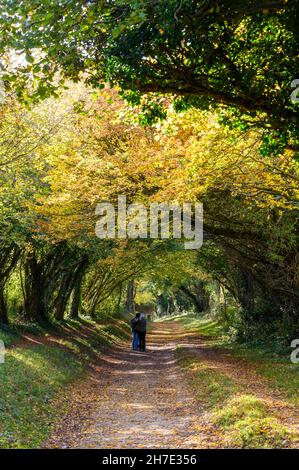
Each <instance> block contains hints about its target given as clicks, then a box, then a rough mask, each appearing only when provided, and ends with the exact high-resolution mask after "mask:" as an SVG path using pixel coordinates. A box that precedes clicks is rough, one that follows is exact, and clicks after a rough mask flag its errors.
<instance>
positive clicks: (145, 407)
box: [44, 322, 297, 449]
mask: <svg viewBox="0 0 299 470" xmlns="http://www.w3.org/2000/svg"><path fill="white" fill-rule="evenodd" d="M178 345H184V346H185V347H187V348H190V351H192V353H193V352H194V351H195V352H196V353H197V354H199V355H201V356H202V359H203V360H208V361H211V362H213V363H214V364H216V365H217V367H219V369H220V370H225V372H228V373H230V374H231V373H233V374H234V375H235V376H236V377H235V378H236V379H238V380H240V381H241V382H242V383H243V385H244V384H245V385H246V383H247V384H248V388H249V389H248V392H249V393H250V392H251V391H253V389H254V391H255V393H258V394H259V395H260V396H262V397H265V399H266V400H269V401H270V400H271V403H272V406H275V405H279V406H278V408H279V409H280V410H281V409H282V408H283V406H282V402H283V400H282V399H281V397H280V396H279V395H278V394H274V395H273V396H271V395H269V392H268V389H267V387H266V386H265V385H264V384H262V383H261V380H258V379H257V377H256V375H255V373H254V371H251V370H250V367H249V366H247V367H245V366H244V367H243V366H242V365H241V364H239V362H238V360H235V359H233V358H231V357H230V356H229V355H226V354H225V353H223V354H220V355H219V351H217V352H216V351H215V350H213V349H210V350H209V348H208V347H206V346H205V345H204V343H203V342H202V340H200V338H198V337H194V336H192V334H190V333H186V332H184V330H183V329H182V326H181V325H180V324H178V323H176V322H165V323H156V324H154V328H153V331H152V332H151V333H150V334H149V338H148V350H147V352H146V353H138V352H133V351H131V350H130V348H129V347H128V345H123V346H122V347H117V348H115V349H114V350H113V351H111V352H109V353H108V354H106V355H104V356H102V358H101V363H100V364H99V365H98V366H96V367H95V368H94V369H93V371H92V373H91V374H90V377H89V379H88V380H85V381H84V382H82V383H79V384H77V385H76V386H75V387H74V388H73V389H72V390H71V394H70V393H69V391H68V394H66V397H68V398H66V401H67V403H66V407H67V410H68V411H67V413H66V414H65V415H64V416H63V418H62V419H61V420H60V422H59V423H58V425H57V426H56V428H55V430H54V432H53V434H52V436H51V438H50V439H49V441H48V442H47V443H46V444H45V446H44V447H47V448H53V447H59V448H61V447H62V448H69V447H71V448H119V449H125V448H212V447H222V446H223V442H222V441H221V436H220V435H219V432H217V429H215V427H214V426H213V425H212V424H211V423H209V420H208V419H207V416H206V413H205V412H204V410H203V409H201V407H200V405H199V404H198V403H197V402H196V400H195V398H194V395H193V392H192V391H191V389H190V387H189V385H188V379H187V378H186V376H185V374H184V373H183V372H182V370H181V368H180V367H179V366H178V365H177V362H176V359H175V349H176V347H177V346H178ZM232 361H233V362H234V364H233V363H232ZM232 365H234V367H231V366H232ZM237 365H238V367H237V368H236V366H237ZM250 384H253V385H250ZM278 402H279V403H278ZM285 406H286V408H285V416H286V419H289V420H291V421H292V420H293V416H294V415H293V413H292V410H291V409H290V407H288V406H287V405H285ZM292 424H293V425H294V421H292ZM296 425H297V423H296Z"/></svg>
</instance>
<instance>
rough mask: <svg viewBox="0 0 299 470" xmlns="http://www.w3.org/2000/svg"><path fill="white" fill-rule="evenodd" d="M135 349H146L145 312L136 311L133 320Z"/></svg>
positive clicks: (133, 344)
mask: <svg viewBox="0 0 299 470" xmlns="http://www.w3.org/2000/svg"><path fill="white" fill-rule="evenodd" d="M131 328H132V348H133V351H145V337H146V319H145V315H144V313H136V315H135V317H134V318H132V320H131Z"/></svg>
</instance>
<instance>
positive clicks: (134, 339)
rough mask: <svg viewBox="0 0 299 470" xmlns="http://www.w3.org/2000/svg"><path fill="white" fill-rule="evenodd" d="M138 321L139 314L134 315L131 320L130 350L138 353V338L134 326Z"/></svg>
mask: <svg viewBox="0 0 299 470" xmlns="http://www.w3.org/2000/svg"><path fill="white" fill-rule="evenodd" d="M139 320H140V313H136V315H135V317H134V318H132V320H131V328H132V349H133V351H138V346H139V337H138V332H137V330H136V325H137V323H138V322H139Z"/></svg>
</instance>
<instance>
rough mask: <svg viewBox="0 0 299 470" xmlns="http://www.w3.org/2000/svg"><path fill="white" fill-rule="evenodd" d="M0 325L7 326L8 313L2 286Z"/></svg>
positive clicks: (0, 289) (0, 291)
mask: <svg viewBox="0 0 299 470" xmlns="http://www.w3.org/2000/svg"><path fill="white" fill-rule="evenodd" d="M0 323H4V324H5V325H7V324H8V312H7V305H6V301H5V296H4V286H3V285H0Z"/></svg>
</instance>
